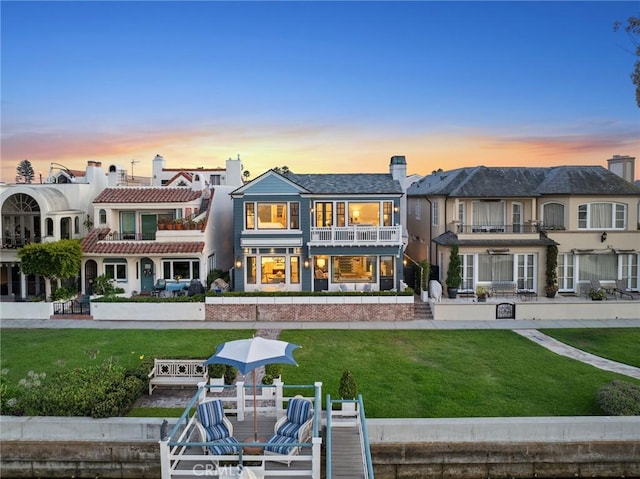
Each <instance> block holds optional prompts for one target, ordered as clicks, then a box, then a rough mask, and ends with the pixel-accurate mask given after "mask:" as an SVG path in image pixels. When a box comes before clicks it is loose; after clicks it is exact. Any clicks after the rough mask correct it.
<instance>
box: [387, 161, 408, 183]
mask: <svg viewBox="0 0 640 479" xmlns="http://www.w3.org/2000/svg"><path fill="white" fill-rule="evenodd" d="M389 173H390V174H391V177H392V178H393V179H394V180H398V181H399V182H400V184H401V185H402V187H403V188H404V180H405V178H406V177H407V159H406V158H405V157H404V155H402V156H392V157H391V162H390V163H389Z"/></svg>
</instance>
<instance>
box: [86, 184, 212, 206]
mask: <svg viewBox="0 0 640 479" xmlns="http://www.w3.org/2000/svg"><path fill="white" fill-rule="evenodd" d="M201 194H202V193H201V192H200V191H193V190H191V189H190V188H164V187H160V186H159V187H148V186H141V187H136V186H123V187H119V188H105V189H104V190H102V193H100V194H99V195H98V196H97V197H96V199H95V200H93V202H94V203H184V202H186V201H193V200H196V199H198V198H200V196H201Z"/></svg>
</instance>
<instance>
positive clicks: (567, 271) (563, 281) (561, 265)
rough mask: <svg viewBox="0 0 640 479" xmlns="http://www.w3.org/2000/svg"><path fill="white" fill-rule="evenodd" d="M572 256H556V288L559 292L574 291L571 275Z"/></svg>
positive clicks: (562, 254)
mask: <svg viewBox="0 0 640 479" xmlns="http://www.w3.org/2000/svg"><path fill="white" fill-rule="evenodd" d="M573 263H574V256H573V254H571V253H561V254H559V255H558V288H559V289H560V291H575V289H576V286H575V278H574V274H573Z"/></svg>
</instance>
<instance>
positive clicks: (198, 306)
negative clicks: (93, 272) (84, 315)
mask: <svg viewBox="0 0 640 479" xmlns="http://www.w3.org/2000/svg"><path fill="white" fill-rule="evenodd" d="M91 316H93V319H94V320H95V321H139V320H144V319H145V318H146V319H149V320H152V321H203V320H204V319H205V305H204V304H203V303H91Z"/></svg>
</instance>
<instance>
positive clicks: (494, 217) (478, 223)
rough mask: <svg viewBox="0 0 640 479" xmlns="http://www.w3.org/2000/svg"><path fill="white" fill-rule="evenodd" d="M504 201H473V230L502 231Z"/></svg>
mask: <svg viewBox="0 0 640 479" xmlns="http://www.w3.org/2000/svg"><path fill="white" fill-rule="evenodd" d="M504 223H505V222H504V202H502V201H492V200H487V201H474V202H473V227H474V231H476V230H478V231H504Z"/></svg>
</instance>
